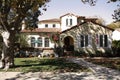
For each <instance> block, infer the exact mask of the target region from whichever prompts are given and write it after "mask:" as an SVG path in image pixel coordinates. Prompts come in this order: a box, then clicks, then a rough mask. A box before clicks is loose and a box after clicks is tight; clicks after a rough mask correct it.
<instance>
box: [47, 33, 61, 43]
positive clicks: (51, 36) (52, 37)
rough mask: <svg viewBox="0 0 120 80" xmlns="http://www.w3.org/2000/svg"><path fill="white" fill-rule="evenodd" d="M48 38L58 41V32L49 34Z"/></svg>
mask: <svg viewBox="0 0 120 80" xmlns="http://www.w3.org/2000/svg"><path fill="white" fill-rule="evenodd" d="M48 36H49V37H50V40H51V41H53V42H59V33H54V34H49V35H48Z"/></svg>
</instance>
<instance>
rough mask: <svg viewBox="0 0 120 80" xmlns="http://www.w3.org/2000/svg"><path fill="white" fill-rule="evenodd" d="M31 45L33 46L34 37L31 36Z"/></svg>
mask: <svg viewBox="0 0 120 80" xmlns="http://www.w3.org/2000/svg"><path fill="white" fill-rule="evenodd" d="M31 47H35V38H34V37H31Z"/></svg>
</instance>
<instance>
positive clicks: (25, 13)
mask: <svg viewBox="0 0 120 80" xmlns="http://www.w3.org/2000/svg"><path fill="white" fill-rule="evenodd" d="M49 1H50V0H0V34H1V35H2V37H3V42H4V45H3V48H4V49H3V53H2V54H3V55H2V59H1V60H2V65H0V67H2V68H4V69H5V70H7V69H8V68H9V67H10V66H14V43H15V35H16V34H17V33H18V34H19V32H20V31H21V22H22V21H23V20H25V21H26V22H27V27H28V28H32V27H36V21H37V20H38V19H37V17H38V16H39V15H40V14H41V11H40V8H42V9H43V10H46V7H47V6H46V4H47V2H49Z"/></svg>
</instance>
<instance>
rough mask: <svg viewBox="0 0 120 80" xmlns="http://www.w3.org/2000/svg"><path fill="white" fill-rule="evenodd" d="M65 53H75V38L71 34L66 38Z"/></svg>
mask: <svg viewBox="0 0 120 80" xmlns="http://www.w3.org/2000/svg"><path fill="white" fill-rule="evenodd" d="M63 48H64V53H65V55H73V54H72V53H73V51H74V39H73V38H72V37H71V36H67V37H65V38H64V46H63Z"/></svg>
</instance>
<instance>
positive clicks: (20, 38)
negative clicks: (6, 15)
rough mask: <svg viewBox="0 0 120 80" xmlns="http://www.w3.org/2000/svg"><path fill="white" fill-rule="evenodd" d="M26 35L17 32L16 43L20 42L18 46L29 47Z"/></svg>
mask: <svg viewBox="0 0 120 80" xmlns="http://www.w3.org/2000/svg"><path fill="white" fill-rule="evenodd" d="M28 40H29V39H28V37H27V35H25V34H17V35H16V43H19V44H20V47H29V44H28Z"/></svg>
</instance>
